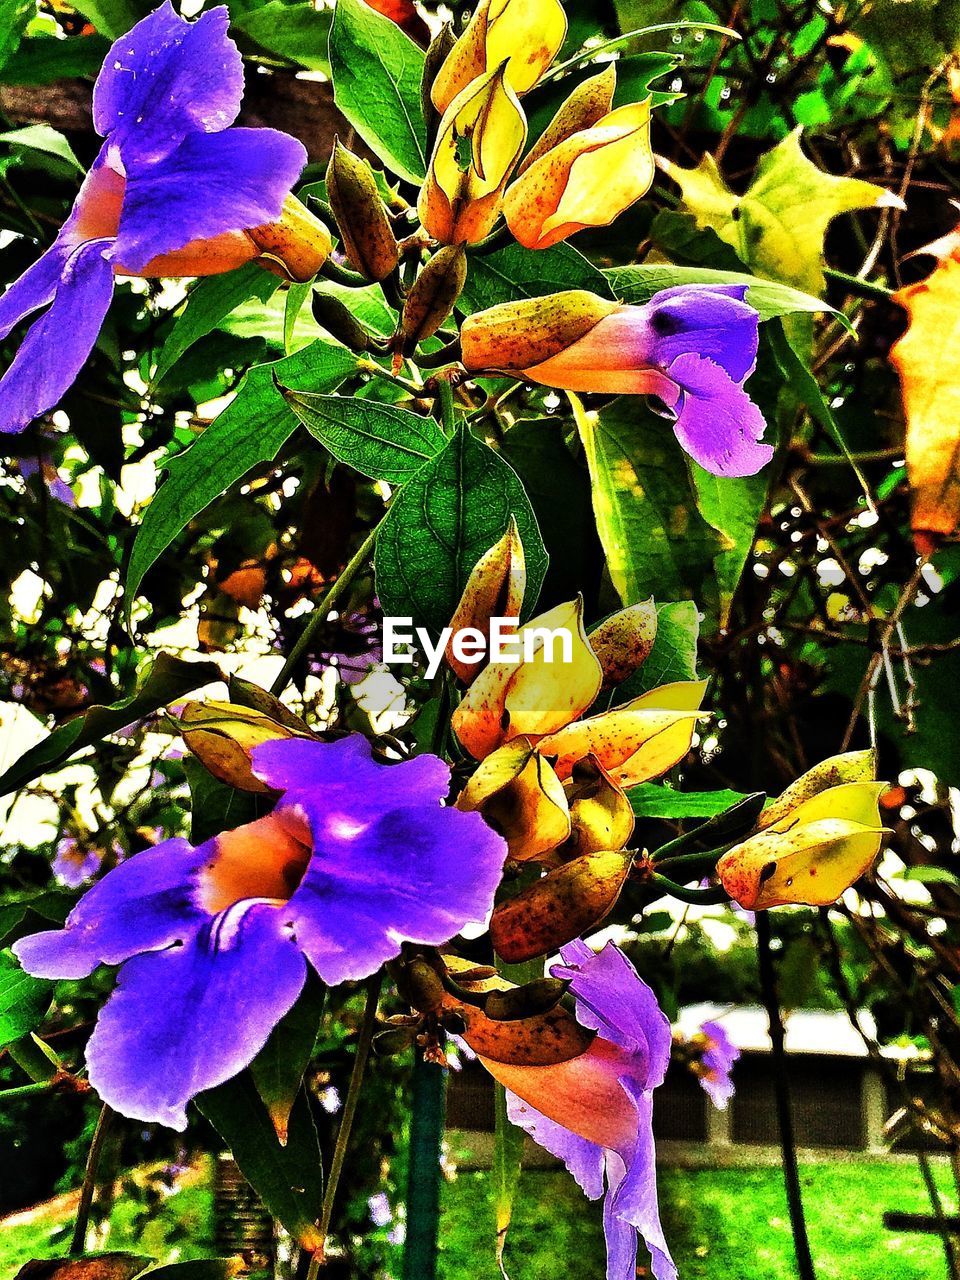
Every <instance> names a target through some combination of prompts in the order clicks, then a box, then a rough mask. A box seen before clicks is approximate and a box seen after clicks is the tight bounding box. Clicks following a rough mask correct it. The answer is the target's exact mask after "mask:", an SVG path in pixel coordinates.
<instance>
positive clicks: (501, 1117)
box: [493, 1082, 525, 1275]
mask: <svg viewBox="0 0 960 1280" xmlns="http://www.w3.org/2000/svg"><path fill="white" fill-rule="evenodd" d="M493 1090H494V1117H495V1121H494V1139H493V1208H494V1212H495V1214H496V1218H497V1263H498V1265H499V1267H500V1270H501V1272H502V1274H503V1275H506V1274H507V1273H506V1271H505V1269H504V1266H503V1250H504V1246H505V1245H506V1243H507V1231H508V1230H509V1228H510V1220H511V1218H512V1217H513V1202H514V1200H515V1198H516V1195H517V1187H518V1186H519V1185H520V1172H521V1169H522V1164H523V1140H524V1136H525V1135H524V1132H523V1130H522V1129H520V1128H518V1127H517V1126H516V1125H515V1124H511V1122H510V1120H509V1118H508V1117H507V1091H506V1089H504V1087H503V1085H502V1084H500V1083H499V1082H495V1083H494V1086H493Z"/></svg>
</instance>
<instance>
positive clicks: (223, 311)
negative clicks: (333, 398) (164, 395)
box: [153, 262, 280, 386]
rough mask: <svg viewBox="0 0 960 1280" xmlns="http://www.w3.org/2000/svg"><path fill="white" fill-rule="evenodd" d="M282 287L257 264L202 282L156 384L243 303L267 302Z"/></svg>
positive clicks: (165, 350) (180, 319) (171, 339)
mask: <svg viewBox="0 0 960 1280" xmlns="http://www.w3.org/2000/svg"><path fill="white" fill-rule="evenodd" d="M279 287H280V281H279V279H278V278H277V276H274V275H271V274H270V272H269V271H264V269H263V267H260V266H258V265H257V264H256V263H255V262H248V263H247V265H246V266H245V267H240V268H238V270H236V271H225V272H224V273H223V274H222V275H219V276H208V277H207V278H206V279H204V280H200V281H199V282H198V283H197V284H195V285H194V286H193V288H192V289H191V290H190V292H189V293H188V294H187V300H186V302H185V303H184V304H183V310H182V311H181V312H180V314H179V315H178V316H177V318H176V320H174V322H173V328H172V329H171V330H170V333H169V334H168V336H167V340H166V342H165V343H164V344H163V347H162V349H161V351H160V355H159V356H158V357H157V367H156V370H155V371H154V374H153V385H154V386H156V385H157V384H158V383H160V382H162V381H163V379H164V378H165V377H166V375H167V374H168V373H169V372H170V370H171V369H172V368H173V366H174V365H175V364H176V363H177V361H178V360H179V359H180V357H181V356H182V355H183V353H184V352H185V351H188V350H189V349H190V348H191V347H192V346H193V344H194V343H195V342H198V341H199V340H200V339H201V338H204V337H206V335H207V334H208V333H210V332H212V331H213V330H214V329H216V327H217V325H218V324H219V323H220V321H221V320H223V319H224V317H226V316H228V315H229V314H230V312H231V311H233V310H234V308H235V307H238V306H239V305H240V303H241V302H246V301H247V299H248V298H257V299H258V300H259V301H260V302H266V301H267V299H268V298H270V297H271V296H272V295H273V293H274V292H275V291H276V290H277V289H278V288H279Z"/></svg>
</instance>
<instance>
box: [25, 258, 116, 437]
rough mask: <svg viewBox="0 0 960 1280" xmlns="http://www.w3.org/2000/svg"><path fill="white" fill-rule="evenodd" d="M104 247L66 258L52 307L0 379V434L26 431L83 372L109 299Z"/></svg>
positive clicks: (110, 280) (109, 269)
mask: <svg viewBox="0 0 960 1280" xmlns="http://www.w3.org/2000/svg"><path fill="white" fill-rule="evenodd" d="M106 243H107V242H106V241H103V240H90V241H88V242H87V243H86V244H84V245H81V246H80V248H79V249H76V250H75V251H74V253H73V254H72V255H71V256H70V258H69V259H67V261H66V263H65V265H64V268H63V272H62V274H61V276H60V280H59V282H58V284H57V288H56V293H55V296H54V299H53V303H52V305H51V306H50V307H49V309H48V310H47V311H46V312H45V313H44V314H43V315H42V316H41V317H40V319H39V320H37V321H36V322H35V323H34V324H33V325H32V326H31V328H30V330H29V331H28V333H27V336H26V337H25V338H24V340H23V342H22V343H21V346H20V350H19V351H18V352H17V354H16V355H15V356H14V358H13V362H12V364H11V365H10V367H9V369H7V371H6V373H5V374H4V375H3V377H2V378H0V432H12V431H22V430H23V429H24V428H25V427H27V426H29V424H30V423H31V422H32V421H33V420H34V418H37V417H39V416H40V414H41V413H45V412H46V411H47V410H48V409H51V408H52V407H53V406H54V405H55V404H56V403H57V401H58V400H59V399H60V397H61V396H62V395H63V394H64V392H65V391H66V390H67V389H68V388H69V387H70V385H71V384H72V382H73V380H74V379H75V378H76V376H77V374H78V373H79V372H80V370H81V369H82V368H83V365H84V364H85V362H86V359H87V357H88V356H89V354H90V352H91V351H92V349H93V345H94V343H95V342H96V340H97V335H98V333H99V332H100V326H101V324H102V323H103V318H104V316H105V315H106V314H107V309H108V308H109V306H110V299H111V298H112V297H113V267H112V265H111V264H110V262H108V261H107V259H106V258H105V257H104V256H103V254H104V247H105V245H106ZM41 261H42V259H41ZM28 275H29V273H28ZM23 278H24V277H21V279H23ZM44 285H46V281H44ZM44 292H46V288H45V289H44ZM35 296H39V293H38V294H37V295H35Z"/></svg>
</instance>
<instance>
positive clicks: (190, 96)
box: [93, 0, 243, 174]
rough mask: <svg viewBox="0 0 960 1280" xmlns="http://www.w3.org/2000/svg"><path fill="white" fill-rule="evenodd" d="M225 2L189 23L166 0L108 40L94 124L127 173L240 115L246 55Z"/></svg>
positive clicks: (96, 91)
mask: <svg viewBox="0 0 960 1280" xmlns="http://www.w3.org/2000/svg"><path fill="white" fill-rule="evenodd" d="M229 25H230V15H229V13H228V11H227V9H226V7H225V6H224V5H220V6H218V7H217V8H216V9H210V10H208V11H207V12H206V13H204V14H201V16H200V17H199V18H198V19H197V20H196V22H187V21H186V19H184V18H181V17H179V15H178V14H177V13H175V12H174V9H173V5H172V4H170V2H169V0H167V2H166V3H165V4H163V5H161V6H160V8H159V9H155V10H154V12H153V13H151V14H149V15H148V16H147V17H146V18H144V19H143V20H142V21H141V22H138V23H137V24H136V26H134V27H131V29H130V30H129V31H128V32H127V33H126V35H122V36H120V38H119V39H118V40H116V41H114V43H113V45H111V47H110V49H109V51H108V52H107V56H106V58H105V59H104V62H103V68H102V70H101V71H100V74H99V75H98V76H97V82H96V84H95V86H94V90H93V123H94V128H95V129H96V130H97V132H98V133H99V134H100V135H101V136H102V137H106V136H107V135H109V136H110V139H111V142H113V143H115V144H116V145H117V146H119V148H120V150H121V153H122V155H123V164H124V169H125V170H126V172H127V173H128V174H130V173H132V172H134V171H136V170H137V169H138V168H139V167H140V166H141V165H144V164H151V163H153V162H155V161H157V160H160V159H163V158H164V157H165V156H167V155H169V154H170V152H171V151H173V150H174V149H175V148H176V147H177V146H178V145H179V143H180V142H181V141H182V140H183V139H184V138H185V137H186V136H187V135H188V134H189V133H193V132H195V131H197V130H200V131H203V132H206V133H218V132H220V130H222V129H226V128H227V127H228V126H229V125H231V124H232V123H233V122H234V120H236V118H237V115H238V114H239V111H240V100H241V98H242V97H243V61H242V59H241V57H240V53H239V50H238V49H237V46H236V45H235V44H234V43H233V41H232V40H230V39H229V38H228V36H227V28H228V26H229Z"/></svg>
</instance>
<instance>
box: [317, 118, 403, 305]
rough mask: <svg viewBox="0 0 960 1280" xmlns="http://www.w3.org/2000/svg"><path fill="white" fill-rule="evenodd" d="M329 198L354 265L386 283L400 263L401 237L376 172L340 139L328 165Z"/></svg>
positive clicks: (362, 271) (345, 250)
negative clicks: (376, 177)
mask: <svg viewBox="0 0 960 1280" xmlns="http://www.w3.org/2000/svg"><path fill="white" fill-rule="evenodd" d="M327 199H328V200H329V201H330V207H331V209H332V210H333V216H334V217H335V218H336V220H337V228H338V230H339V232H340V236H341V239H342V241H343V250H344V253H345V254H346V255H347V257H348V258H349V260H350V263H351V265H352V266H353V267H355V268H356V270H357V271H359V272H361V273H362V274H363V275H364V276H366V278H367V279H368V280H385V279H386V277H387V276H388V275H390V274H391V272H393V271H395V270H396V267H397V263H398V262H399V261H400V255H399V250H398V248H397V238H396V236H395V235H394V234H393V228H392V227H391V226H390V219H389V217H388V216H387V211H386V209H385V208H384V205H383V201H382V200H381V198H380V193H379V191H378V190H377V184H376V180H375V179H374V176H373V170H372V169H371V168H370V166H369V165H368V164H367V162H366V160H361V158H360V157H359V156H356V155H354V154H353V152H352V151H348V150H347V148H346V147H344V146H342V145H341V143H340V141H339V139H338V140H337V141H336V142H334V144H333V152H332V154H331V156H330V163H329V165H328V166H327Z"/></svg>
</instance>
